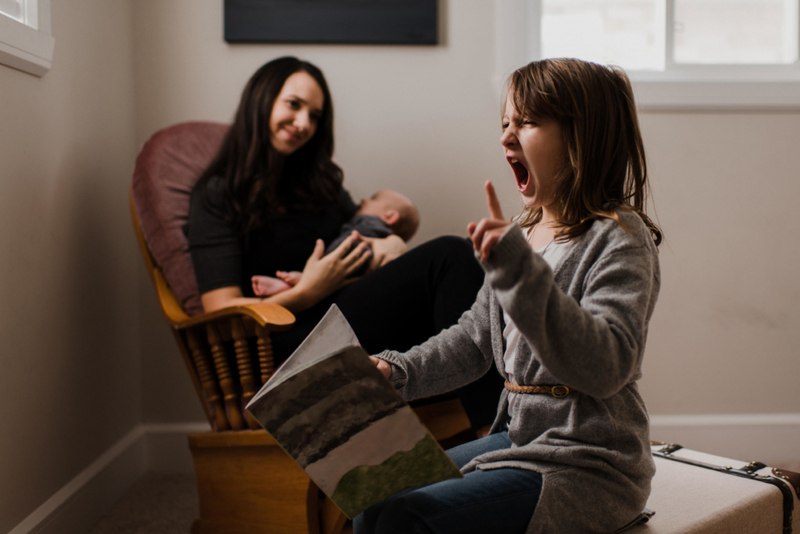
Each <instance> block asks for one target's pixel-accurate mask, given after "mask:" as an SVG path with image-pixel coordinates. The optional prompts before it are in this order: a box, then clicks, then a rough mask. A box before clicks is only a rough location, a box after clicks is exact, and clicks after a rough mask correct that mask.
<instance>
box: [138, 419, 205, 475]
mask: <svg viewBox="0 0 800 534" xmlns="http://www.w3.org/2000/svg"><path fill="white" fill-rule="evenodd" d="M144 428H145V431H146V432H147V470H148V471H151V472H156V473H192V474H193V473H194V464H193V463H192V455H191V453H190V452H189V435H191V434H196V433H198V432H208V431H209V430H211V427H210V426H209V424H208V423H205V422H203V423H175V424H149V425H145V426H144Z"/></svg>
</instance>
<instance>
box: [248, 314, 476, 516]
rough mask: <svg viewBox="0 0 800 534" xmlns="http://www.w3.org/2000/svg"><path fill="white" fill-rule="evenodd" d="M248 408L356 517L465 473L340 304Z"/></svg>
mask: <svg viewBox="0 0 800 534" xmlns="http://www.w3.org/2000/svg"><path fill="white" fill-rule="evenodd" d="M247 410H248V411H249V412H250V413H251V414H252V415H253V417H255V418H256V419H257V420H258V421H259V422H260V423H261V425H262V426H263V427H264V428H265V429H266V430H267V432H269V434H270V435H271V436H272V437H273V438H274V439H275V441H277V442H278V443H279V444H280V445H281V447H283V449H284V450H285V451H286V452H287V453H288V454H289V455H290V456H291V457H292V458H294V460H295V461H296V462H297V463H298V464H299V465H300V467H302V468H303V469H304V470H305V471H306V473H307V474H308V476H309V477H310V478H311V479H312V480H313V481H314V482H315V483H316V484H317V486H319V488H320V489H321V490H322V491H323V492H324V493H325V494H326V495H327V496H328V497H330V499H331V500H332V501H333V502H334V503H335V504H336V505H337V506H338V507H339V508H341V510H342V511H343V512H344V513H345V515H347V517H349V518H351V519H352V518H353V517H355V516H356V515H358V514H359V513H361V512H362V511H364V510H366V509H367V508H369V507H370V506H372V505H373V504H375V503H378V502H380V501H382V500H383V499H385V498H387V497H389V496H391V495H393V494H394V493H397V492H398V491H400V490H402V489H405V488H408V487H412V486H419V485H422V484H429V483H432V482H438V481H440V480H446V479H449V478H457V477H461V476H462V475H461V472H460V471H459V470H458V468H457V467H456V466H455V464H453V462H452V460H450V458H449V457H448V456H447V454H446V453H445V452H444V451H443V450H442V448H441V447H440V446H439V444H438V443H437V442H436V440H435V439H434V438H433V436H431V435H430V433H429V432H428V430H427V429H426V428H425V426H424V425H423V424H422V423H421V422H420V420H419V418H418V417H417V415H416V414H415V413H414V411H413V410H412V409H411V408H410V407H409V406H408V404H406V402H405V401H403V399H402V398H401V397H400V395H399V394H398V393H397V391H396V390H395V388H394V386H392V384H391V383H390V382H389V381H388V380H386V378H384V376H383V375H382V374H381V373H380V371H378V370H377V368H376V367H375V364H374V363H372V360H370V359H369V356H368V355H367V353H366V352H365V351H364V349H362V348H361V347H360V346H359V344H358V339H357V338H356V336H355V333H354V332H353V330H352V329H351V328H350V325H349V324H348V323H347V320H346V319H345V318H344V315H342V313H341V311H340V310H339V308H338V307H336V305H333V306H332V307H331V309H330V310H329V311H328V313H327V314H326V315H325V317H323V319H322V320H321V321H320V323H319V324H318V325H317V327H316V328H315V329H314V330H313V331H312V332H311V334H309V336H308V337H307V338H306V340H305V341H304V342H303V343H302V344H301V345H300V347H298V348H297V350H296V351H295V352H294V353H293V354H292V356H290V357H289V359H288V360H286V362H285V363H284V364H283V365H282V366H281V367H280V368H279V369H278V370H277V371H276V372H275V374H274V375H273V377H272V378H271V379H270V380H269V381H268V382H267V383H266V384H264V386H263V387H262V388H261V390H260V391H259V392H258V393H257V394H256V396H255V397H254V398H253V399H252V400H251V402H250V403H249V404H248V405H247Z"/></svg>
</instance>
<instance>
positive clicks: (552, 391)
mask: <svg viewBox="0 0 800 534" xmlns="http://www.w3.org/2000/svg"><path fill="white" fill-rule="evenodd" d="M506 389H507V390H508V391H511V392H512V393H527V394H536V393H544V394H547V395H552V396H554V397H558V398H561V397H566V396H567V395H569V394H570V389H569V388H568V387H567V386H562V385H556V386H520V385H517V384H514V383H511V382H509V381H508V380H506ZM572 393H575V391H572Z"/></svg>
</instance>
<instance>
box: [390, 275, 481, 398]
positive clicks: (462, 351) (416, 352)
mask: <svg viewBox="0 0 800 534" xmlns="http://www.w3.org/2000/svg"><path fill="white" fill-rule="evenodd" d="M490 299H491V291H490V289H489V286H488V285H487V284H486V283H484V285H483V287H482V288H481V290H480V292H479V293H478V297H477V299H476V301H475V303H474V304H473V305H472V308H471V309H470V310H468V311H467V312H465V313H464V314H463V315H462V316H461V318H460V319H459V320H458V323H456V324H455V325H453V326H451V327H450V328H448V329H446V330H443V331H442V332H441V333H439V334H438V335H436V336H434V337H432V338H430V339H429V340H428V341H426V342H425V343H423V344H421V345H417V346H416V347H414V348H412V349H410V350H409V351H408V352H406V353H399V352H394V351H385V352H382V353H380V354H377V355H376V356H377V359H380V360H385V361H387V362H389V363H391V364H392V369H391V375H390V378H391V381H392V383H393V384H394V386H395V387H396V388H397V389H398V391H399V392H400V394H401V395H402V396H403V397H404V398H406V399H408V400H413V399H418V398H421V397H429V396H432V395H437V394H440V393H446V392H448V391H453V390H454V389H457V388H459V387H461V386H463V385H466V384H469V383H470V382H473V381H475V380H477V379H478V378H480V377H481V376H483V375H484V374H485V373H486V371H487V370H489V368H490V367H491V366H492V362H493V359H492V354H493V352H492V341H491V332H490V328H489V314H490V306H489V300H490ZM378 368H379V370H381V371H382V372H384V375H385V374H386V373H385V371H386V367H385V366H379V367H378Z"/></svg>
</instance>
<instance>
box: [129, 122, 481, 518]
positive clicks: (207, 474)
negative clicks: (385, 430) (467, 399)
mask: <svg viewBox="0 0 800 534" xmlns="http://www.w3.org/2000/svg"><path fill="white" fill-rule="evenodd" d="M227 129H228V126H227V125H225V124H219V123H210V122H187V123H181V124H177V125H174V126H171V127H168V128H165V129H163V130H161V131H159V132H157V133H155V134H154V135H153V136H152V137H151V138H150V139H149V140H148V141H147V142H146V143H145V144H144V145H143V147H142V150H141V152H140V153H139V156H138V157H137V159H136V166H135V169H134V173H133V182H132V186H131V197H130V200H131V214H132V217H133V222H134V228H135V230H136V236H137V238H138V241H139V246H140V248H141V251H142V255H143V256H144V261H145V264H146V265H147V270H148V272H149V274H150V276H151V278H152V280H153V284H154V285H155V289H156V293H157V295H158V300H159V303H160V305H161V311H162V312H163V314H164V317H165V318H166V320H167V322H168V323H169V325H170V326H171V327H172V331H173V333H174V335H175V339H176V341H177V343H178V346H179V348H180V352H181V354H182V356H183V359H184V361H185V363H186V366H187V368H188V370H189V374H190V375H191V377H192V381H193V382H194V385H195V389H196V390H197V394H198V397H199V398H200V402H201V403H202V405H203V408H204V409H205V412H206V416H207V418H208V422H209V424H210V425H211V428H212V430H211V431H209V432H203V433H199V434H194V435H192V436H190V437H189V447H190V450H191V453H192V459H193V461H194V466H195V473H196V475H197V483H198V491H199V499H200V517H199V518H198V519H197V520H196V521H195V523H194V524H193V526H192V532H193V533H194V534H222V533H225V534H238V533H242V534H244V533H247V534H259V533H265V534H266V533H271V534H283V533H286V534H289V533H299V532H302V533H308V534H337V533H339V532H341V530H342V528H343V526H344V523H345V520H346V517H345V516H344V514H342V513H341V511H339V509H338V508H337V507H336V506H335V505H334V504H333V503H332V502H331V501H330V500H328V499H327V498H325V496H324V494H322V493H321V492H320V490H319V489H318V488H317V487H316V485H315V484H314V483H313V482H311V481H310V479H309V478H308V476H307V475H306V474H305V472H304V471H303V470H302V469H300V467H298V466H297V464H295V462H294V461H293V460H292V459H291V458H290V457H289V455H287V454H286V453H285V452H284V451H283V449H281V448H280V446H278V445H277V443H275V442H274V441H273V439H272V438H271V437H270V436H269V435H268V434H267V433H266V432H265V431H264V430H262V429H261V427H260V426H259V424H258V423H257V422H256V421H255V420H254V419H253V418H252V417H250V415H249V414H248V413H247V412H246V411H245V410H244V408H243V407H244V406H245V405H246V404H247V402H248V401H249V400H250V399H251V398H252V397H253V395H254V394H255V393H256V392H257V391H258V389H259V388H260V387H261V385H262V384H263V383H264V382H266V381H267V380H268V379H269V377H270V376H271V375H272V372H273V368H274V364H273V360H272V346H271V343H270V332H272V331H277V330H283V329H287V328H290V327H291V325H292V324H293V322H294V316H293V315H292V314H291V313H290V312H289V311H288V310H286V309H284V308H282V307H281V306H277V305H274V304H255V305H249V306H235V307H230V308H226V309H223V310H218V311H215V312H212V313H203V306H202V304H201V302H200V296H199V293H198V290H197V282H196V279H195V276H194V269H193V267H192V263H191V257H190V255H189V249H188V242H187V239H186V236H185V234H184V227H185V225H186V222H187V220H188V213H189V197H190V194H191V190H192V187H193V186H194V184H195V182H196V181H197V179H198V178H199V177H200V175H201V174H202V172H203V170H204V169H205V168H206V167H207V166H208V165H209V163H210V162H211V160H212V158H213V157H214V155H215V154H216V152H217V150H218V148H219V146H220V144H221V143H222V139H223V137H224V135H225V133H226V132H227ZM416 410H417V413H418V415H419V416H420V417H421V418H422V420H423V421H424V422H425V424H426V425H427V426H428V428H429V429H430V430H431V432H432V433H433V435H434V437H436V438H437V439H439V440H443V439H450V440H453V439H455V441H453V443H457V442H458V441H460V440H459V439H458V437H457V436H460V435H463V434H464V433H467V434H468V433H469V432H470V427H469V420H468V419H467V417H466V415H465V414H464V411H463V408H462V407H461V404H460V402H459V401H458V400H457V399H450V400H446V401H443V402H435V403H428V404H425V405H423V406H420V407H418V408H416Z"/></svg>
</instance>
